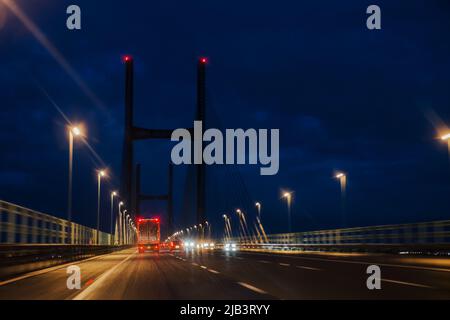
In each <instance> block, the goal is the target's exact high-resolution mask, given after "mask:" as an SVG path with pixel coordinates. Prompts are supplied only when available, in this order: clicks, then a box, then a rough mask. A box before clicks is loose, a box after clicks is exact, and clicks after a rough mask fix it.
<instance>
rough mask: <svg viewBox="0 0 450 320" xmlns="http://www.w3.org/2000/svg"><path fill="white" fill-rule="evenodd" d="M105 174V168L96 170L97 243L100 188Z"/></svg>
mask: <svg viewBox="0 0 450 320" xmlns="http://www.w3.org/2000/svg"><path fill="white" fill-rule="evenodd" d="M105 176H106V171H105V170H99V171H98V172H97V244H99V239H100V238H99V233H100V189H101V181H102V178H103V177H105Z"/></svg>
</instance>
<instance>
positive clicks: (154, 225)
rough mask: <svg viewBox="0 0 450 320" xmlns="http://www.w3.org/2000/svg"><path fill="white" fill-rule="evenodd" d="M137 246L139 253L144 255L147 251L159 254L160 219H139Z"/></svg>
mask: <svg viewBox="0 0 450 320" xmlns="http://www.w3.org/2000/svg"><path fill="white" fill-rule="evenodd" d="M137 244H138V251H139V253H144V252H146V251H152V252H159V247H160V221H159V218H151V219H143V218H139V219H137Z"/></svg>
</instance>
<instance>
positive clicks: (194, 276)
mask: <svg viewBox="0 0 450 320" xmlns="http://www.w3.org/2000/svg"><path fill="white" fill-rule="evenodd" d="M207 62H208V61H207V59H206V58H200V59H199V60H198V61H197V80H196V81H197V101H196V110H195V111H196V112H195V116H194V119H192V120H197V121H202V122H203V123H204V124H206V126H207V125H208V119H207V117H206V115H207V112H208V110H209V109H208V108H207V99H206V69H207V65H208V63H207ZM124 66H125V108H124V109H125V122H124V144H123V154H122V172H121V186H120V191H119V192H117V193H116V192H114V193H112V194H111V218H110V227H109V230H108V232H107V231H105V230H104V229H105V228H103V229H101V228H100V226H99V224H100V223H99V220H98V219H99V218H98V219H97V227H96V228H93V227H88V226H84V225H81V224H78V223H76V222H75V221H72V215H71V201H72V200H71V187H70V183H71V182H70V179H71V175H70V176H69V197H68V201H69V205H68V207H69V209H68V211H69V212H68V215H67V217H68V218H67V219H63V218H61V217H57V216H54V215H51V214H47V213H42V212H38V211H35V210H33V209H31V208H26V207H23V206H21V205H20V204H14V203H10V202H7V201H3V200H1V201H0V257H1V260H0V299H76V300H80V299H343V298H345V299H347V298H348V299H399V298H401V299H406V298H438V299H441V298H447V299H448V298H450V259H449V254H450V220H443V221H425V222H422V223H409V224H395V225H377V226H363V227H358V228H341V229H331V230H311V231H306V232H293V230H286V233H278V234H271V233H267V232H266V228H265V226H264V223H263V222H264V220H263V219H261V215H260V213H261V203H259V202H258V203H254V202H252V201H251V197H250V196H249V195H248V191H247V190H246V187H245V182H244V181H243V178H242V176H240V175H239V174H238V173H236V172H228V171H227V173H226V177H227V178H229V179H232V180H233V185H234V186H239V187H236V189H234V190H230V192H231V193H232V194H233V195H232V196H230V198H231V199H226V200H225V202H226V203H228V204H229V210H230V211H229V212H228V213H226V214H224V213H223V212H221V213H220V212H213V211H212V210H208V207H207V195H208V192H209V190H212V189H213V188H215V186H208V180H207V171H208V170H209V169H208V170H207V168H206V166H205V164H196V165H192V166H189V168H188V169H187V170H188V173H187V175H186V176H187V182H186V188H185V191H184V192H185V194H184V202H185V203H184V207H183V210H182V212H181V213H180V214H179V215H178V220H176V219H175V217H174V190H176V188H174V165H173V164H172V163H170V162H169V163H167V179H168V189H167V190H166V191H164V192H162V193H160V194H147V193H145V192H142V187H141V180H142V178H141V167H142V165H145V164H141V163H138V162H137V161H135V158H134V151H133V149H134V143H135V142H136V141H139V140H155V139H161V140H167V139H170V138H171V133H172V131H173V130H174V129H173V128H169V129H151V128H142V127H138V126H136V125H135V124H134V108H133V85H134V84H133V81H134V60H133V58H132V57H131V56H125V57H124ZM73 129H74V128H72V129H71V130H72V131H71V139H73V137H74V135H78V134H80V132H79V131H77V130H73ZM186 129H187V130H189V131H192V130H193V128H186ZM225 170H229V169H228V167H227V168H226V169H225ZM208 172H209V171H208ZM104 174H106V173H105V172H103V171H99V172H98V188H99V195H100V186H101V179H102V177H103V175H104ZM338 178H339V179H340V181H341V183H342V184H345V180H344V178H345V175H344V174H343V173H340V174H338ZM291 196H292V195H291V194H290V193H289V192H286V193H285V194H284V195H283V197H284V198H285V200H286V201H287V204H288V209H290V207H289V206H290V201H291ZM99 201H100V196H99ZM144 201H166V202H167V210H166V212H165V214H164V216H163V221H164V234H165V235H166V237H165V239H166V243H170V242H171V241H172V242H173V241H176V242H177V243H180V244H181V247H180V248H179V250H171V249H169V247H168V249H167V250H161V251H160V252H159V253H143V254H139V253H138V252H137V249H136V239H137V229H136V219H137V218H138V217H142V216H145V214H146V213H145V212H143V211H142V202H144ZM250 207H251V208H252V210H253V209H254V211H255V213H256V214H253V213H251V212H250V211H251V210H250V209H249V208H250ZM289 211H290V210H289ZM289 213H290V212H289ZM98 215H100V202H99V204H98ZM211 219H214V221H216V222H215V224H214V225H212V222H211V221H212V220H211ZM217 221H220V222H221V223H218V222H217ZM290 228H291V227H290V226H289V229H290ZM71 265H77V266H79V267H80V269H81V275H82V286H81V288H80V289H76V290H73V289H69V288H67V285H66V283H67V277H68V275H67V267H68V266H71ZM371 265H376V266H378V267H379V268H380V270H381V275H380V279H379V280H380V281H381V289H380V290H370V289H368V287H367V278H368V277H369V274H368V272H367V268H368V267H369V266H371Z"/></svg>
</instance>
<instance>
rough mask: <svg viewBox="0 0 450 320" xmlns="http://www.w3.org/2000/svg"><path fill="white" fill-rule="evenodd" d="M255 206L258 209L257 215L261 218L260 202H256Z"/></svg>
mask: <svg viewBox="0 0 450 320" xmlns="http://www.w3.org/2000/svg"><path fill="white" fill-rule="evenodd" d="M255 207H256V209H257V210H258V217H259V218H260V219H261V203H259V202H256V203H255Z"/></svg>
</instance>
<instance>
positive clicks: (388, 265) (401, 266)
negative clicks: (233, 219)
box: [245, 252, 450, 272]
mask: <svg viewBox="0 0 450 320" xmlns="http://www.w3.org/2000/svg"><path fill="white" fill-rule="evenodd" d="M245 254H249V255H252V254H254V255H261V256H268V257H273V256H276V257H283V258H286V256H285V255H279V254H266V253H259V252H252V253H249V252H246V253H245ZM289 258H293V259H305V260H315V261H324V262H339V263H350V264H362V265H366V264H368V265H371V264H376V265H377V266H382V267H397V268H406V269H417V270H426V271H442V272H450V269H444V268H433V267H421V266H413V265H402V264H391V263H378V262H374V261H373V262H367V261H357V260H355V261H353V260H337V259H322V258H312V257H299V256H290V257H289Z"/></svg>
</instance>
